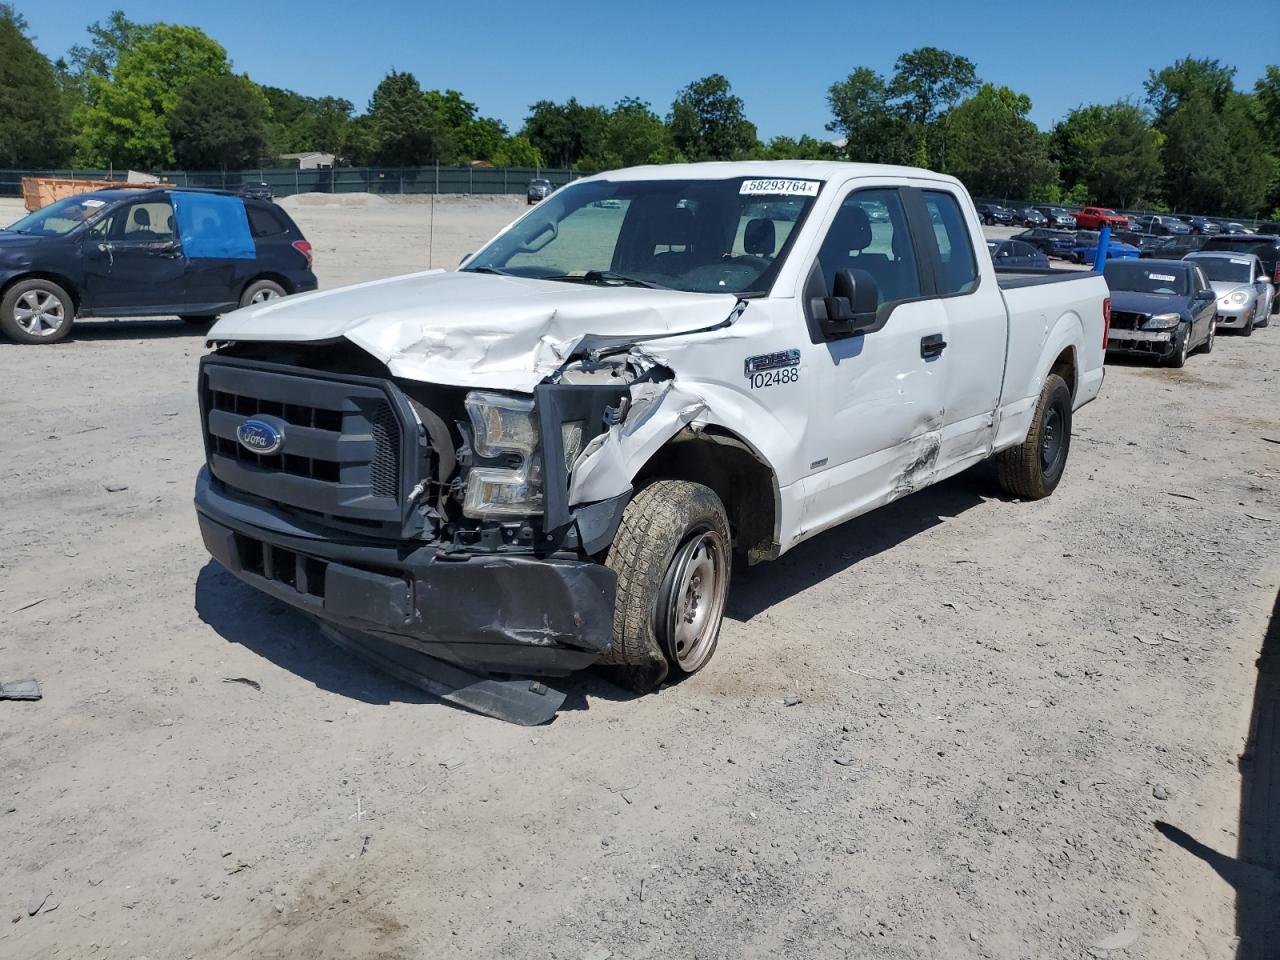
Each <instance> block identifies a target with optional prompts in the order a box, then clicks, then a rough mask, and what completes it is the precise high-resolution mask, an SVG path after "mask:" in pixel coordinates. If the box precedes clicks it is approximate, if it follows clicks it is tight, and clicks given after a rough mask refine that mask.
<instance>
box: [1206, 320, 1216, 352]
mask: <svg viewBox="0 0 1280 960" xmlns="http://www.w3.org/2000/svg"><path fill="white" fill-rule="evenodd" d="M1217 335H1218V321H1216V320H1215V321H1214V322H1213V323H1211V324H1209V340H1208V342H1207V344H1206V347H1207V349H1209V350H1212V349H1213V338H1214V337H1216V336H1217Z"/></svg>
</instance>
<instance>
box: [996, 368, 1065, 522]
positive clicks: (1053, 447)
mask: <svg viewBox="0 0 1280 960" xmlns="http://www.w3.org/2000/svg"><path fill="white" fill-rule="evenodd" d="M1070 450H1071V390H1070V388H1069V387H1068V386H1067V382H1066V381H1065V380H1063V379H1062V378H1061V377H1060V376H1058V375H1057V374H1056V373H1051V374H1049V376H1047V377H1046V378H1045V381H1044V386H1043V387H1042V388H1041V390H1040V399H1039V401H1038V402H1037V403H1036V412H1035V416H1034V417H1033V418H1032V420H1031V429H1030V430H1028V431H1027V439H1026V440H1024V441H1023V442H1022V443H1020V444H1018V445H1017V446H1016V447H1010V448H1009V449H1008V450H1002V451H1001V452H1000V453H998V454H996V473H997V476H998V477H999V480H1000V486H1001V487H1003V488H1004V489H1005V491H1006V492H1008V493H1011V494H1013V495H1014V496H1018V497H1023V498H1025V499H1027V500H1042V499H1044V498H1045V497H1047V496H1049V494H1051V493H1053V491H1054V490H1055V489H1057V486H1058V481H1060V480H1061V479H1062V474H1063V472H1064V471H1065V469H1066V466H1067V454H1068V453H1069V452H1070Z"/></svg>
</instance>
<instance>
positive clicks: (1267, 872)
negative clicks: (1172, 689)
mask: <svg viewBox="0 0 1280 960" xmlns="http://www.w3.org/2000/svg"><path fill="white" fill-rule="evenodd" d="M1240 772H1241V784H1240V841H1239V844H1238V847H1237V850H1236V856H1234V857H1230V856H1227V855H1226V854H1224V853H1219V852H1218V851H1216V850H1214V849H1213V848H1212V847H1209V846H1207V845H1206V844H1203V843H1201V842H1200V841H1199V840H1197V839H1195V838H1194V837H1192V836H1191V835H1190V834H1188V833H1186V832H1185V831H1183V830H1180V829H1178V828H1177V827H1175V826H1173V825H1172V824H1168V823H1165V822H1163V821H1156V824H1155V827H1156V829H1157V830H1158V831H1159V832H1160V833H1161V834H1162V835H1163V836H1164V837H1166V838H1167V839H1169V840H1171V841H1173V842H1174V843H1176V844H1177V845H1178V846H1180V847H1182V848H1183V849H1184V850H1186V851H1187V852H1188V853H1191V854H1192V855H1194V856H1196V857H1199V858H1200V859H1201V860H1203V861H1204V862H1205V863H1206V864H1208V865H1209V866H1210V867H1211V868H1212V869H1213V870H1214V872H1215V873H1217V874H1218V876H1220V877H1222V879H1223V880H1225V881H1226V882H1227V883H1229V884H1231V886H1232V887H1233V888H1234V889H1235V892H1236V936H1238V937H1239V938H1240V942H1239V948H1238V950H1237V952H1236V957H1237V960H1276V958H1277V957H1280V594H1277V596H1276V601H1275V605H1274V607H1273V608H1272V611H1271V621H1270V623H1269V624H1268V627H1267V633H1266V636H1265V637H1264V639H1263V641H1262V654H1261V656H1259V657H1258V680H1257V684H1256V686H1255V687H1254V695H1253V714H1252V717H1251V719H1250V722H1249V740H1248V742H1247V744H1246V745H1245V751H1244V753H1243V754H1241V756H1240Z"/></svg>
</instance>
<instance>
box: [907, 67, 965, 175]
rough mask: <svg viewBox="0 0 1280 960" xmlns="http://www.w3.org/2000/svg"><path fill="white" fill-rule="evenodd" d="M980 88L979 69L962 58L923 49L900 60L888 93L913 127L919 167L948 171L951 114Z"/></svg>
mask: <svg viewBox="0 0 1280 960" xmlns="http://www.w3.org/2000/svg"><path fill="white" fill-rule="evenodd" d="M977 86H978V75H977V68H976V67H975V66H974V64H973V61H972V60H970V59H969V58H967V57H962V56H960V55H959V54H955V53H951V52H950V51H947V50H940V49H939V48H937V47H919V48H917V49H915V50H912V51H911V52H910V53H904V54H902V56H900V57H898V59H897V61H896V62H895V63H894V65H893V79H892V80H890V81H889V87H888V93H889V97H890V99H891V100H892V102H893V103H894V105H895V107H896V109H897V112H898V114H899V116H900V117H901V118H902V120H903V121H904V122H905V123H906V124H907V125H908V127H909V130H910V136H911V139H912V142H913V143H914V150H913V153H914V155H915V162H916V163H918V164H919V165H920V166H928V167H934V168H937V169H939V170H946V169H947V138H948V128H949V122H948V120H949V117H950V113H951V111H952V110H953V109H955V107H956V105H957V104H959V103H960V101H961V100H962V99H963V98H964V97H965V96H966V95H967V94H969V93H971V92H972V91H973V90H975V89H977Z"/></svg>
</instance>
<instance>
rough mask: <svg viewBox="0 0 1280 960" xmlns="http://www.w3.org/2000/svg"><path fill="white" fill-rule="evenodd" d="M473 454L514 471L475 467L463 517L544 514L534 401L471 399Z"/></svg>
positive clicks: (495, 397)
mask: <svg viewBox="0 0 1280 960" xmlns="http://www.w3.org/2000/svg"><path fill="white" fill-rule="evenodd" d="M466 408H467V414H468V416H470V418H471V427H472V431H473V436H472V449H473V450H475V452H476V454H477V455H478V456H481V457H484V458H485V459H489V460H497V459H505V460H508V461H510V466H506V467H496V466H478V467H472V468H471V472H470V473H469V474H468V475H467V493H466V497H465V498H464V499H463V502H462V512H463V513H464V514H466V515H467V516H468V517H472V518H474V519H477V520H478V519H483V518H487V517H527V516H530V515H533V514H540V513H542V458H541V456H539V455H538V453H539V449H538V447H539V442H538V440H539V438H538V420H537V416H536V415H535V413H534V409H533V401H532V400H524V399H521V398H518V397H507V396H503V395H502V394H498V393H479V392H472V393H468V394H467V399H466Z"/></svg>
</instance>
